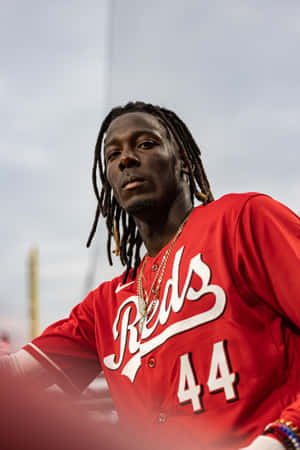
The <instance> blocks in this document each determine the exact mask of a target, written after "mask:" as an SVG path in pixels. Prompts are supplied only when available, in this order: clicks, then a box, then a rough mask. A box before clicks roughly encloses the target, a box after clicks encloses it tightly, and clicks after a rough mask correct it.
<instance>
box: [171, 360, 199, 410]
mask: <svg viewBox="0 0 300 450" xmlns="http://www.w3.org/2000/svg"><path fill="white" fill-rule="evenodd" d="M201 394H202V386H199V384H196V377H195V375H194V371H193V367H192V363H191V361H190V358H189V355H188V353H185V354H184V355H181V356H180V375H179V385H178V393H177V395H178V399H179V403H181V404H185V403H188V402H192V405H193V410H194V412H195V413H196V412H199V411H201V410H202V409H203V407H202V404H201V400H200V396H201Z"/></svg>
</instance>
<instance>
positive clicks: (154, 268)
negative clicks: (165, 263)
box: [152, 263, 158, 272]
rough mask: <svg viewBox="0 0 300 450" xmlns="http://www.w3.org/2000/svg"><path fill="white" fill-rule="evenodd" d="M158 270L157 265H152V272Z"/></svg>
mask: <svg viewBox="0 0 300 450" xmlns="http://www.w3.org/2000/svg"><path fill="white" fill-rule="evenodd" d="M157 269H158V264H156V263H154V264H153V266H152V272H156V271H157Z"/></svg>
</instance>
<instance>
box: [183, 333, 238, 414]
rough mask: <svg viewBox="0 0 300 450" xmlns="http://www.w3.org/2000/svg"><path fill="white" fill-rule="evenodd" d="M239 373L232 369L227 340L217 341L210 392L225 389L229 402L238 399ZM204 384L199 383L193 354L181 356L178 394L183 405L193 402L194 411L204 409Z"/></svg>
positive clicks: (209, 380)
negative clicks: (202, 398)
mask: <svg viewBox="0 0 300 450" xmlns="http://www.w3.org/2000/svg"><path fill="white" fill-rule="evenodd" d="M237 382H238V375H237V374H236V373H234V372H232V370H231V366H230V361H229V357H228V354H227V347H226V341H220V342H216V343H215V344H214V346H213V352H212V358H211V364H210V370H209V376H208V381H207V386H208V389H209V392H211V393H215V392H220V391H224V394H225V398H226V400H227V402H233V401H235V400H238V395H237V391H236V387H235V385H236V383H237ZM202 394H203V386H202V385H201V384H197V379H196V375H195V372H194V368H193V363H192V359H191V355H190V354H188V353H185V354H184V355H181V356H180V373H179V384H178V392H177V396H178V399H179V403H181V404H182V405H183V404H185V403H188V402H191V403H192V406H193V410H194V413H197V412H200V411H203V405H202V401H201V397H202Z"/></svg>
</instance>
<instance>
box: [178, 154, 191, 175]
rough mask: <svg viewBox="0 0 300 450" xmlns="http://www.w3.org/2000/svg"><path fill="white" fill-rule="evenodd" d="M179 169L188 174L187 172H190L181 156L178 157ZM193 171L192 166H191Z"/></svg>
mask: <svg viewBox="0 0 300 450" xmlns="http://www.w3.org/2000/svg"><path fill="white" fill-rule="evenodd" d="M180 170H181V173H182V174H186V175H189V173H190V171H189V168H188V166H187V165H186V163H185V161H184V160H183V159H181V158H180ZM193 171H194V168H193Z"/></svg>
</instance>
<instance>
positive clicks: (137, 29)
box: [0, 0, 300, 348]
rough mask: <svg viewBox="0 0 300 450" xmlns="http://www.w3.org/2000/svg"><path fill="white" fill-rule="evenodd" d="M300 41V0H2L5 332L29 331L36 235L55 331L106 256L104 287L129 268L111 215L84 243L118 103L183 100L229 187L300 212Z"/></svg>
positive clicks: (21, 337) (211, 166) (213, 178)
mask: <svg viewBox="0 0 300 450" xmlns="http://www.w3.org/2000/svg"><path fill="white" fill-rule="evenodd" d="M110 14H112V17H110ZM299 48H300V3H299V1H298V0H294V1H293V0H286V1H285V2H282V1H281V0H280V1H279V0H278V1H277V0H272V1H271V0H270V1H268V0H262V1H253V0H227V1H226V2H223V1H221V0H220V1H210V2H208V1H206V0H205V1H204V0H187V1H186V2H184V3H183V2H182V1H178V0H164V1H161V0H154V1H151V2H149V1H146V0H139V1H138V0H124V1H123V0H114V2H112V1H109V0H85V1H84V0H69V1H67V0H54V1H52V2H48V1H40V0H27V1H26V2H22V1H20V0H18V1H17V0H10V1H9V2H8V1H4V0H2V1H1V16H0V51H1V63H0V64H1V66H0V115H1V122H0V129H1V134H0V142H1V146H0V171H1V206H2V215H1V224H0V231H1V243H2V251H1V254H0V259H1V285H0V313H1V314H0V315H1V318H0V331H1V330H4V329H5V330H7V331H9V332H10V334H11V337H12V341H13V346H14V347H15V348H18V347H19V346H20V345H22V344H23V343H25V342H26V341H27V340H28V339H29V307H28V283H27V269H26V264H27V260H28V253H29V250H30V248H31V247H32V246H38V247H39V251H40V283H41V325H42V328H44V327H45V326H46V325H48V324H50V323H51V322H53V321H54V320H58V319H60V318H62V317H64V316H65V315H66V314H68V313H69V311H70V309H71V308H72V306H73V305H75V304H76V303H77V302H78V301H80V300H81V299H82V298H83V296H84V295H85V293H86V290H85V289H86V288H85V280H86V277H87V272H88V270H89V267H90V265H91V261H92V258H95V255H97V256H98V258H97V265H96V266H95V273H94V275H95V277H94V281H93V284H92V287H95V286H96V285H98V284H99V283H100V282H102V281H104V280H106V279H110V278H111V277H113V276H114V275H117V274H118V273H119V271H120V266H119V264H116V266H115V267H114V268H109V267H108V264H107V261H106V255H105V241H106V231H105V227H104V226H102V224H101V226H100V227H99V230H98V235H97V240H96V241H95V243H94V244H95V245H94V246H93V247H92V248H91V249H90V250H87V249H86V248H85V242H86V239H87V236H88V232H89V229H90V225H91V222H92V220H93V215H94V210H95V207H96V203H95V200H94V197H93V192H92V187H91V181H90V174H91V167H92V158H93V149H94V144H95V141H96V137H97V133H98V130H99V126H100V124H101V121H102V119H103V116H104V114H105V113H107V112H108V110H109V108H110V107H111V105H117V104H123V103H125V102H127V101H128V100H146V101H150V102H152V103H156V104H160V105H163V106H166V107H168V108H171V109H174V110H175V111H176V112H177V113H178V114H179V115H180V116H181V117H182V118H183V119H184V121H185V122H186V123H187V124H188V126H189V128H190V129H191V131H192V133H193V134H194V136H195V138H196V140H197V141H198V143H199V144H200V147H201V148H202V153H203V160H204V163H205V166H206V170H207V174H208V177H209V179H210V182H211V185H212V189H213V191H214V193H215V196H216V197H219V196H221V195H223V194H224V193H228V192H234V191H238V192H244V191H261V192H265V193H268V194H270V195H272V196H273V197H274V198H276V199H278V200H280V201H281V202H283V203H285V204H286V205H287V206H289V207H290V208H292V209H294V210H295V211H296V212H299V210H300V205H299V189H300V177H299V163H300V152H299V143H300V130H299V117H300V62H299V56H298V55H299ZM110 64H111V66H110Z"/></svg>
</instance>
